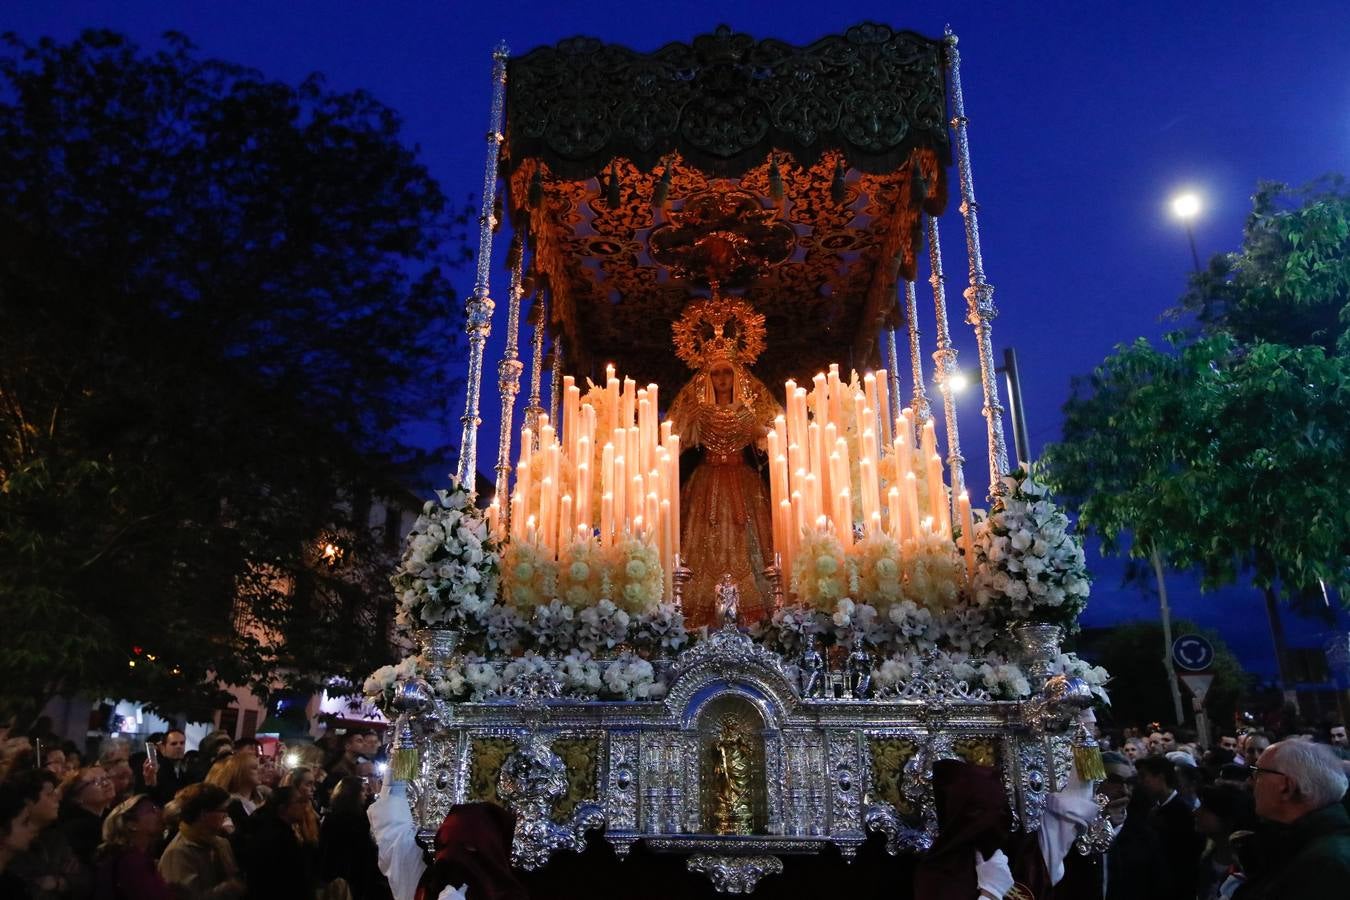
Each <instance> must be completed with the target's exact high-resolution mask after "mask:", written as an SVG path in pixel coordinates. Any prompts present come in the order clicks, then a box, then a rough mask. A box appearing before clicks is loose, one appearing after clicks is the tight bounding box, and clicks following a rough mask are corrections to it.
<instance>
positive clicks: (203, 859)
mask: <svg viewBox="0 0 1350 900" xmlns="http://www.w3.org/2000/svg"><path fill="white" fill-rule="evenodd" d="M174 802H175V803H177V804H178V810H179V817H180V821H179V824H178V834H177V835H176V836H175V837H174V839H173V840H172V841H170V842H169V846H168V847H166V848H164V855H163V856H161V857H160V858H159V874H160V876H161V877H162V878H163V879H164V881H165V883H166V884H168V885H169V887H171V888H173V890H174V893H175V896H176V897H177V898H179V900H235V898H240V897H245V896H247V895H248V891H247V889H246V888H245V886H244V882H243V880H242V879H241V878H240V875H239V867H238V866H237V865H236V864H235V861H234V852H233V851H232V850H231V849H230V842H229V841H227V840H225V823H226V822H227V821H229V809H230V795H229V793H228V792H227V791H226V790H225V789H224V788H220V787H217V786H216V785H214V784H191V785H188V786H187V787H185V788H183V789H182V790H181V791H179V792H178V796H177V797H175V798H174Z"/></svg>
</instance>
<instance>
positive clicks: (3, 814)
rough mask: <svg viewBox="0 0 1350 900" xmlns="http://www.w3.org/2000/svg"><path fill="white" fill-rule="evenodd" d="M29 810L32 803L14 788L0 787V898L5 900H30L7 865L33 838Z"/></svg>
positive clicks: (16, 787) (12, 786) (18, 879)
mask: <svg viewBox="0 0 1350 900" xmlns="http://www.w3.org/2000/svg"><path fill="white" fill-rule="evenodd" d="M32 809H33V804H32V802H31V801H29V799H28V797H27V796H26V795H25V793H24V792H23V791H22V790H21V789H20V788H19V787H18V786H17V785H13V784H0V897H5V898H6V900H9V898H13V900H27V898H29V897H30V896H31V895H30V894H29V892H28V887H27V886H26V885H25V884H24V882H23V880H22V879H20V878H19V877H18V876H16V875H15V874H14V873H13V872H11V871H10V863H12V862H13V861H14V859H15V857H17V856H19V854H21V853H23V852H25V851H26V850H27V849H28V845H29V844H31V843H32V842H33V838H35V837H37V827H36V826H34V825H33V820H32Z"/></svg>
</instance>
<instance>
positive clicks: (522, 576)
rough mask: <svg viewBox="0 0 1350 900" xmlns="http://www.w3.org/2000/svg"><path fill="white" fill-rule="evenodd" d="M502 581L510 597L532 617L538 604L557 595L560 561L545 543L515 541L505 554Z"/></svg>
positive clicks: (521, 610)
mask: <svg viewBox="0 0 1350 900" xmlns="http://www.w3.org/2000/svg"><path fill="white" fill-rule="evenodd" d="M502 571H503V577H502V581H503V582H504V584H505V587H506V597H507V600H509V601H510V603H511V605H513V606H514V607H515V608H516V609H517V610H519V611H520V614H521V615H522V616H524V617H526V618H529V617H530V616H532V615H533V614H534V610H535V607H537V606H541V605H544V604H547V603H548V602H549V601H551V600H552V599H553V598H554V597H555V596H557V592H556V588H557V580H558V564H557V563H556V562H555V561H554V560H553V556H552V554H551V553H549V552H548V551H547V550H545V549H544V548H543V546H542V545H540V544H537V543H535V542H534V541H530V540H514V541H511V542H510V543H509V544H507V546H506V551H505V553H503V554H502Z"/></svg>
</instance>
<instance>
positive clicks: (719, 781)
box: [710, 713, 755, 834]
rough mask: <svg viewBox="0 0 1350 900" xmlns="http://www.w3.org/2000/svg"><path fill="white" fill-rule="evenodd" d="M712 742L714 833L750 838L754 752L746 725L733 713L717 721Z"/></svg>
mask: <svg viewBox="0 0 1350 900" xmlns="http://www.w3.org/2000/svg"><path fill="white" fill-rule="evenodd" d="M715 727H716V731H715V735H716V736H715V737H714V738H713V740H712V744H711V747H710V749H711V752H712V777H713V784H712V789H713V803H712V814H713V821H712V827H713V831H714V832H716V833H717V834H753V833H754V828H755V807H754V775H755V771H754V770H755V748H754V743H753V741H752V739H751V734H750V728H749V725H748V723H747V722H746V721H745V720H744V719H743V718H741V717H740V716H737V715H735V714H734V713H728V714H727V715H724V716H722V718H721V719H719V720H718V721H717V725H716V726H715Z"/></svg>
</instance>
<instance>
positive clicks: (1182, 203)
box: [1172, 191, 1201, 222]
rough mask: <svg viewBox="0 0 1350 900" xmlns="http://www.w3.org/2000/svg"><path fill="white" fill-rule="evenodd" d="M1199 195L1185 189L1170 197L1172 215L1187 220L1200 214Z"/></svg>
mask: <svg viewBox="0 0 1350 900" xmlns="http://www.w3.org/2000/svg"><path fill="white" fill-rule="evenodd" d="M1200 208H1201V204H1200V195H1199V194H1195V193H1192V192H1190V191H1187V192H1186V193H1184V194H1177V195H1176V196H1175V197H1173V198H1172V215H1174V216H1176V217H1177V218H1178V219H1180V220H1181V221H1183V222H1188V221H1190V220H1191V219H1194V218H1195V217H1196V216H1198V215H1200Z"/></svg>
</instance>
